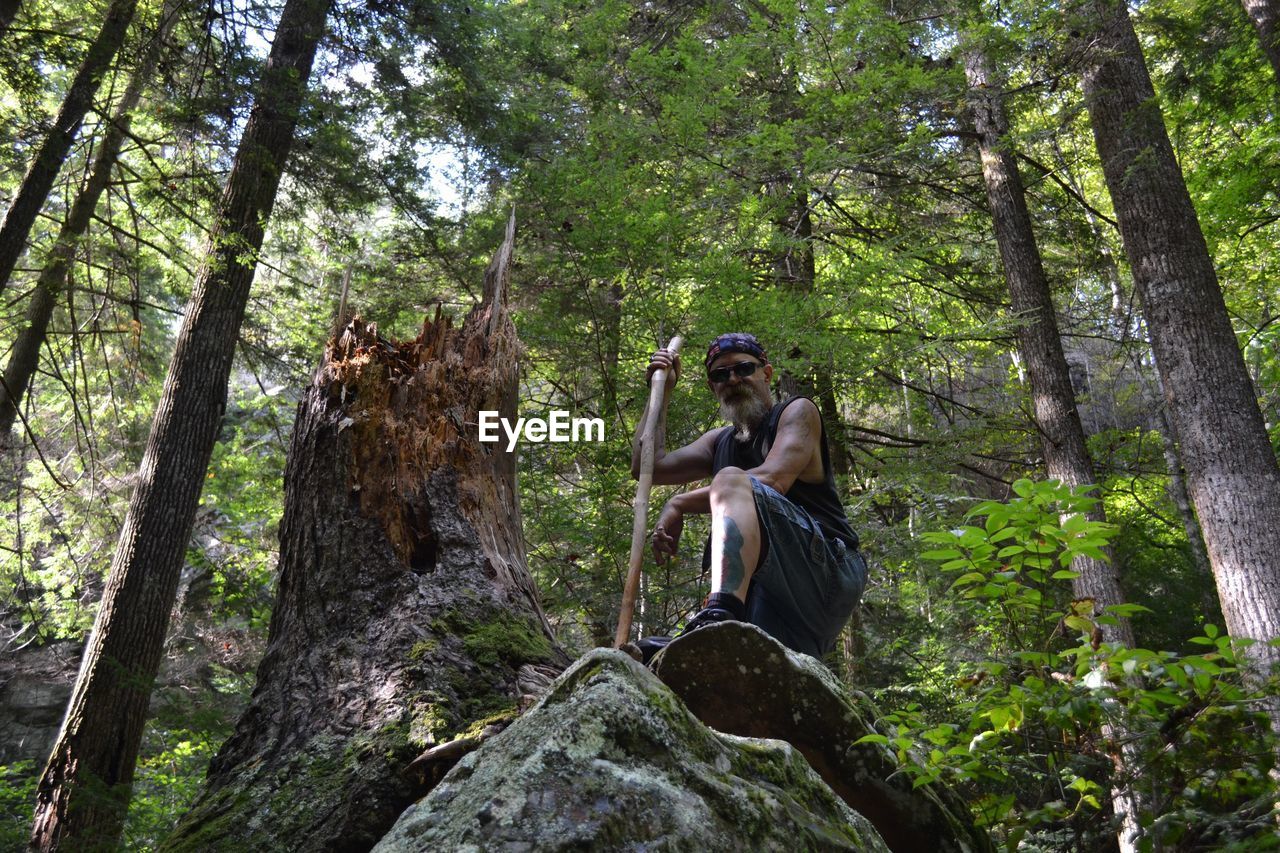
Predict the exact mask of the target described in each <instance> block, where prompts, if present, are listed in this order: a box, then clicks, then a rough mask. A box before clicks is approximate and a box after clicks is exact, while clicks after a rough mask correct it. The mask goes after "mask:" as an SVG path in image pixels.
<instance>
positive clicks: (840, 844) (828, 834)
mask: <svg viewBox="0 0 1280 853" xmlns="http://www.w3.org/2000/svg"><path fill="white" fill-rule="evenodd" d="M499 847H500V848H502V849H511V850H544V849H566V848H578V849H623V850H625V849H645V850H742V849H751V850H783V849H785V850H791V849H822V850H869V851H883V850H887V849H888V848H887V847H885V845H884V843H883V841H881V839H880V837H879V835H878V834H877V833H876V831H875V829H874V828H873V827H872V826H871V824H870V822H869V821H867V820H866V819H865V818H863V817H862V816H861V815H859V814H857V813H856V812H854V811H853V810H852V809H850V808H849V807H848V806H847V805H846V804H845V803H844V802H843V801H841V800H840V798H839V797H837V796H836V795H835V794H834V793H833V792H832V791H831V789H830V788H829V787H828V786H827V785H826V784H825V783H824V782H823V781H822V779H821V778H820V777H819V776H818V775H817V774H816V773H815V772H814V771H813V769H812V768H811V767H809V765H808V763H807V762H806V761H805V760H804V758H803V756H801V755H800V753H799V752H797V751H796V750H795V749H794V748H793V747H791V746H790V745H789V744H787V743H785V742H782V741H777V740H761V739H753V738H742V737H736V736H733V735H725V734H721V733H718V732H716V731H713V730H712V729H710V728H708V727H706V726H705V725H703V724H702V723H701V722H699V721H698V720H697V718H695V717H694V716H693V715H692V714H691V713H690V712H689V710H688V709H687V708H686V707H685V706H684V704H683V703H682V702H681V701H680V700H679V699H678V698H677V697H676V696H675V695H674V694H673V693H672V692H671V691H670V689H669V688H667V687H666V686H665V685H664V684H662V683H661V682H660V681H659V680H658V679H657V678H655V677H654V676H653V674H652V673H650V672H649V671H648V670H646V669H645V668H643V667H641V666H640V665H639V664H637V663H636V662H634V661H633V660H631V658H629V657H628V656H627V655H625V654H623V653H621V652H617V651H611V650H603V649H601V650H596V651H594V652H591V653H589V654H588V655H586V656H585V657H583V658H582V659H580V660H579V661H578V662H577V663H576V664H575V665H574V666H573V667H571V668H570V669H569V670H568V671H567V672H565V673H564V674H563V675H562V676H561V677H560V678H559V679H558V680H557V681H556V682H555V683H554V684H553V685H552V688H551V690H550V692H549V693H548V694H547V695H546V696H544V697H543V698H542V699H541V701H539V702H538V704H536V705H535V706H534V707H533V708H532V709H531V710H530V711H529V712H527V713H526V714H525V715H524V716H523V717H521V718H520V719H519V720H517V721H516V722H515V723H513V724H512V725H511V726H510V727H509V728H507V729H506V730H505V731H503V732H502V733H501V734H499V735H497V736H495V737H493V738H492V739H490V740H489V741H488V742H486V743H485V745H484V746H483V747H482V748H481V749H479V750H477V751H476V752H473V753H471V754H470V755H468V756H466V757H465V758H463V759H462V761H461V762H460V763H459V764H458V765H457V766H456V767H454V769H453V770H452V771H451V772H450V773H449V774H448V775H447V776H445V778H444V780H443V781H442V782H441V783H440V784H439V785H437V786H436V787H435V789H434V790H433V791H432V792H431V793H430V794H429V795H428V796H427V797H425V798H424V799H422V800H421V801H419V802H418V803H416V804H414V805H413V806H410V807H409V809H407V810H406V811H405V812H404V813H403V814H402V815H401V817H400V819H399V820H398V821H397V822H396V824H395V826H394V827H393V828H392V830H391V831H390V832H389V833H388V834H387V835H386V836H385V837H384V838H383V839H382V840H381V841H380V842H379V844H378V845H377V846H376V847H375V848H374V849H375V850H376V851H379V853H402V851H420V850H421V851H425V850H457V849H468V848H470V849H494V848H499Z"/></svg>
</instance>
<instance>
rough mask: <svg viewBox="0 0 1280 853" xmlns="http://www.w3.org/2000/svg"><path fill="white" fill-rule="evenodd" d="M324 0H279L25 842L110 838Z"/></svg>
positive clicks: (45, 845) (48, 844)
mask: <svg viewBox="0 0 1280 853" xmlns="http://www.w3.org/2000/svg"><path fill="white" fill-rule="evenodd" d="M330 2H331V0H288V2H286V3H285V6H284V9H283V11H282V13H281V17H280V23H279V25H278V27H277V29H276V35H275V41H274V42H273V44H272V46H271V55H270V57H269V58H268V60H267V65H266V67H265V69H264V70H263V73H262V79H261V81H260V85H259V87H258V92H257V96H256V99H255V103H254V107H253V112H252V113H251V114H250V116H249V121H248V123H247V124H246V125H245V129H244V135H243V137H242V138H241V141H240V148H239V150H238V151H237V152H236V159H235V162H234V164H233V165H232V168H231V175H230V177H229V178H228V181H227V187H226V190H225V192H224V193H223V196H222V201H221V203H220V205H219V209H218V213H217V216H216V219H215V222H214V227H213V229H212V232H213V233H212V234H211V237H210V243H209V246H208V249H207V251H206V255H205V260H204V262H203V264H202V266H201V268H200V272H199V273H198V274H197V276H196V282H195V286H194V288H193V290H192V295H191V301H190V303H189V304H188V306H187V313H186V317H185V319H184V321H183V324H182V329H181V331H180V332H179V333H178V341H177V345H176V347H175V349H174V353H173V357H172V360H171V361H170V364H169V373H168V376H167V377H166V378H165V385H164V392H163V395H162V397H161V400H160V405H159V407H158V408H157V411H156V416H155V420H154V422H153V424H152V428H151V435H150V437H149V438H148V440H147V447H146V450H145V453H144V455H143V461H142V467H141V469H140V471H139V477H138V484H137V486H136V487H135V489H134V492H133V496H132V499H131V501H130V504H129V512H128V515H127V516H126V517H125V521H124V526H123V529H122V530H121V532H120V541H119V543H118V544H117V546H116V552H115V556H114V558H113V559H112V562H111V572H110V574H109V575H108V578H107V586H106V589H105V591H104V592H103V598H102V602H101V604H100V605H99V610H98V616H97V620H96V621H95V623H94V627H93V632H92V634H91V635H90V638H89V644H88V648H87V649H86V651H85V657H84V662H83V664H82V665H81V668H80V675H79V677H78V678H77V680H76V687H75V691H74V692H73V693H72V696H71V702H70V704H69V706H68V708H67V716H66V719H65V720H64V721H63V725H62V731H61V732H60V733H59V735H58V741H57V744H56V745H55V746H54V749H53V754H52V755H51V756H50V758H49V763H48V765H47V766H46V767H45V770H44V774H43V776H42V777H41V779H40V784H39V787H38V789H37V801H36V819H35V826H34V828H33V833H32V844H33V845H34V846H36V847H38V848H41V849H59V848H64V847H65V848H66V849H71V848H77V847H82V846H84V845H85V844H86V843H101V844H111V843H114V841H115V839H117V838H118V837H119V833H120V828H121V821H122V819H123V816H124V811H125V808H126V806H127V804H128V799H129V789H130V783H131V782H132V779H133V769H134V763H135V761H136V759H137V753H138V745H139V742H140V740H141V737H142V729H143V723H144V722H145V718H146V711H147V705H148V700H149V698H150V694H151V684H152V681H153V680H154V679H155V675H156V671H157V669H158V667H159V663H160V655H161V651H162V648H163V645H164V637H165V631H166V629H167V627H168V623H169V613H170V611H171V610H172V608H173V600H174V595H175V593H176V591H177V586H178V575H179V572H180V571H181V568H182V562H183V554H184V552H185V550H186V546H187V542H188V539H189V538H190V536H191V526H192V523H193V520H194V516H195V510H196V505H197V503H198V501H199V497H200V488H201V484H202V483H203V482H204V472H205V469H206V468H207V467H208V464H209V457H210V455H211V454H212V452H213V444H214V441H215V440H216V438H217V433H218V425H219V422H220V421H221V418H222V412H223V409H224V408H225V406H226V394H227V379H228V377H229V376H230V372H231V361H232V356H233V354H234V352H235V345H236V339H237V335H238V332H239V329H240V323H241V320H242V319H243V316H244V309H245V304H246V302H247V301H248V297H249V287H250V284H251V283H252V281H253V273H254V269H255V267H256V265H257V255H258V251H259V250H260V249H261V247H262V234H263V228H264V227H265V225H266V222H267V219H268V218H269V217H270V215H271V208H272V205H273V204H274V202H275V195H276V189H277V187H278V185H279V183H280V175H281V172H282V169H283V166H284V163H285V160H286V159H287V157H288V154H289V148H290V146H291V144H292V142H293V135H294V128H295V126H296V124H297V119H298V110H299V107H300V105H301V102H302V98H303V95H304V94H305V92H306V87H307V78H308V77H309V76H310V74H311V65H312V62H313V60H314V58H315V53H316V47H317V45H318V44H319V41H320V37H321V35H322V34H323V33H324V24H325V19H326V17H327V15H328V11H329V6H330Z"/></svg>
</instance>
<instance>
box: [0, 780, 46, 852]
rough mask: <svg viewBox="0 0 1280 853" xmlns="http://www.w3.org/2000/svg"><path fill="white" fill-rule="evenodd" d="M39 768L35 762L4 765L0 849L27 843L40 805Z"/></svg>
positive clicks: (0, 799)
mask: <svg viewBox="0 0 1280 853" xmlns="http://www.w3.org/2000/svg"><path fill="white" fill-rule="evenodd" d="M36 770H37V768H36V766H35V762H34V761H19V762H16V763H14V764H9V765H4V766H0V848H3V849H5V850H22V849H24V848H25V847H26V846H27V839H29V838H30V837H31V818H32V816H33V814H34V812H35V804H36V782H37V778H36Z"/></svg>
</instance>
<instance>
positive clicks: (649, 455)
mask: <svg viewBox="0 0 1280 853" xmlns="http://www.w3.org/2000/svg"><path fill="white" fill-rule="evenodd" d="M683 345H684V338H682V337H680V336H679V335H676V336H675V337H674V338H672V339H671V343H669V344H667V351H668V352H670V353H671V355H672V356H673V357H674V356H677V355H679V354H680V347H682V346H683ZM673 365H674V362H673ZM666 387H667V371H665V370H655V371H654V372H653V379H652V380H650V382H649V410H648V411H649V417H648V418H647V419H646V420H645V422H644V431H643V432H642V433H641V438H640V440H641V442H642V444H641V447H640V482H639V483H638V484H637V485H636V504H635V511H636V512H635V519H634V520H633V521H632V523H631V560H630V562H629V564H628V565H627V583H626V586H624V587H623V588H622V611H621V612H620V613H619V614H618V633H617V634H615V635H614V638H613V647H614V648H621V647H622V644H623V643H625V642H627V640H628V639H630V636H631V617H632V615H633V614H634V613H635V611H636V596H637V594H638V593H639V592H640V566H641V565H642V564H643V563H644V540H645V534H646V533H648V532H649V492H650V491H652V490H653V455H654V447H653V441H654V438H655V436H656V435H657V432H658V420H659V419H660V418H661V417H662V404H663V397H664V396H665V391H666Z"/></svg>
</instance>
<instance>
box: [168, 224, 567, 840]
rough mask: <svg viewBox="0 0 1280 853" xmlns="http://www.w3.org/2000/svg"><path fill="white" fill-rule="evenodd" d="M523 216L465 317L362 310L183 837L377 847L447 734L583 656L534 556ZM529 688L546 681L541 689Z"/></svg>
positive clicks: (324, 396) (510, 229)
mask: <svg viewBox="0 0 1280 853" xmlns="http://www.w3.org/2000/svg"><path fill="white" fill-rule="evenodd" d="M513 239H514V217H513V218H512V221H511V222H510V223H508V226H507V235H506V241H505V242H504V243H503V246H502V248H501V250H500V251H499V252H498V254H497V256H496V257H495V258H494V260H493V263H492V264H491V265H490V267H489V271H488V272H487V273H486V282H485V298H484V301H483V302H482V303H481V304H480V305H479V306H477V307H476V308H475V309H474V310H472V312H471V313H470V315H469V316H468V317H467V318H466V320H465V322H464V323H463V324H462V327H461V328H460V329H458V328H454V327H453V325H452V323H451V322H450V319H449V318H448V317H447V316H445V317H442V316H441V314H440V312H439V311H438V310H437V312H436V316H435V317H434V318H433V319H429V320H427V321H425V322H424V324H423V327H422V332H421V334H420V335H419V336H418V337H417V338H415V339H414V340H411V341H406V342H400V343H393V342H390V341H386V340H384V339H382V338H380V337H379V336H378V334H377V331H376V328H375V327H374V326H373V325H372V324H367V323H364V322H362V321H361V320H359V319H355V320H352V321H351V322H350V323H348V324H346V326H345V328H343V329H341V330H340V332H339V334H338V335H336V336H335V338H334V339H332V340H330V341H329V343H328V345H327V347H326V350H325V355H324V359H323V361H322V363H321V366H320V368H319V369H318V370H317V371H316V373H315V376H314V379H313V382H312V384H311V387H310V388H309V389H308V390H307V392H306V394H305V395H304V396H303V399H302V401H301V402H300V403H299V405H298V413H297V421H296V423H295V426H294V433H293V439H292V442H291V446H290V449H289V460H288V466H287V471H286V475H285V512H284V519H283V521H282V524H281V530H280V582H279V590H278V593H277V596H276V603H275V609H274V610H273V612H272V618H271V625H270V632H269V639H268V647H267V652H266V655H265V657H264V658H263V661H262V663H261V665H260V667H259V669H258V680H257V686H256V687H255V689H254V693H253V698H252V700H251V702H250V705H249V707H248V708H247V709H246V711H245V712H244V714H243V716H242V717H241V719H240V721H239V723H238V725H237V727H236V731H235V733H234V734H233V735H232V737H231V738H230V739H229V740H228V741H227V742H226V743H225V744H224V745H223V747H222V749H221V751H220V752H219V753H218V755H217V757H216V758H215V759H214V761H213V762H212V764H211V766H210V770H209V779H208V782H207V786H206V789H205V791H204V792H203V793H202V794H201V796H200V797H199V798H198V800H197V802H196V804H195V806H194V807H193V808H192V810H191V811H190V812H189V813H188V814H187V815H186V816H185V817H184V818H183V820H182V821H181V822H180V823H179V825H178V827H177V829H176V830H175V832H174V835H173V836H172V837H171V838H170V839H169V840H168V842H167V843H166V845H165V849H168V850H204V849H213V848H217V849H243V850H250V849H258V850H265V849H290V850H294V851H303V850H367V849H369V847H371V846H372V845H373V843H374V842H375V841H377V839H378V838H380V837H381V835H382V834H383V833H384V832H385V831H386V830H387V829H388V828H389V827H390V826H391V824H392V823H393V822H394V821H395V819H396V817H397V816H398V815H399V814H400V812H401V811H402V810H403V809H404V808H405V807H406V806H408V805H409V804H410V803H411V802H413V801H414V800H415V799H417V798H418V797H420V796H422V795H423V794H424V793H426V788H425V783H424V782H423V781H422V780H421V778H420V777H419V778H415V777H414V775H413V774H406V773H404V772H403V771H404V769H405V767H406V766H407V765H408V764H409V763H410V762H411V761H412V760H413V759H414V757H415V756H417V755H419V754H420V753H421V752H423V750H424V749H429V748H430V747H432V746H433V745H435V744H438V743H442V742H445V741H449V740H451V739H454V738H456V737H459V736H466V735H468V734H472V733H473V732H475V733H478V732H479V731H481V730H483V729H484V727H485V726H486V725H489V724H492V723H493V722H494V721H495V720H500V719H503V718H505V717H510V716H512V715H514V714H515V713H516V712H517V703H518V701H519V699H520V695H521V692H522V685H521V670H522V669H524V670H525V671H526V679H527V673H528V671H529V670H530V669H532V668H547V667H550V668H551V670H552V671H553V672H554V671H559V669H563V667H564V665H566V664H567V663H568V660H567V658H566V657H565V656H564V653H563V652H562V651H561V650H560V649H559V648H558V647H557V646H556V644H555V641H554V639H553V637H552V634H551V630H550V628H549V626H548V625H547V622H546V619H545V617H544V616H543V614H542V611H541V609H540V607H539V604H538V601H537V596H536V592H535V589H534V585H533V581H532V579H531V577H530V575H529V571H528V568H527V566H526V564H525V557H524V553H525V550H524V541H523V536H522V533H521V527H520V512H519V503H518V500H517V493H516V484H515V458H514V454H511V453H506V452H504V450H503V449H502V448H501V447H500V446H499V445H496V444H481V443H480V442H479V441H478V439H477V430H476V427H475V420H476V414H477V412H478V411H480V410H486V409H488V410H497V411H499V412H501V413H502V415H504V416H507V417H514V413H515V402H516V382H517V378H518V371H519V354H520V353H519V342H518V340H517V338H516V333H515V327H514V326H513V325H512V322H511V319H510V316H509V315H508V313H507V310H506V305H505V302H506V286H507V271H508V269H509V265H510V259H511V252H512V243H513ZM524 689H525V690H527V689H528V688H527V687H525V688H524Z"/></svg>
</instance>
